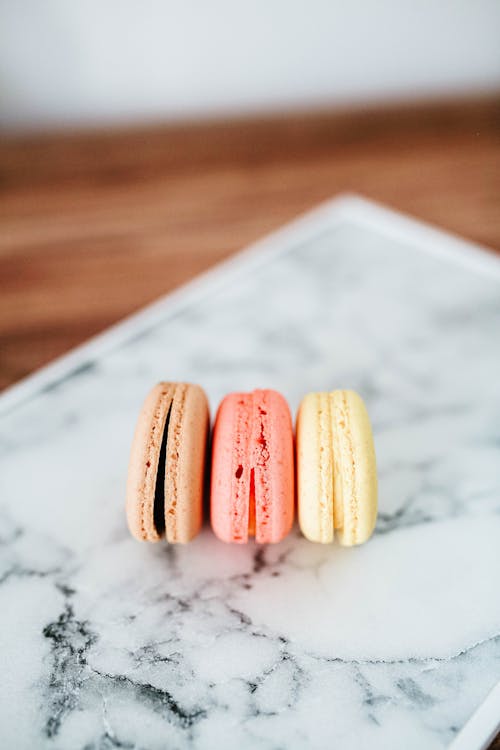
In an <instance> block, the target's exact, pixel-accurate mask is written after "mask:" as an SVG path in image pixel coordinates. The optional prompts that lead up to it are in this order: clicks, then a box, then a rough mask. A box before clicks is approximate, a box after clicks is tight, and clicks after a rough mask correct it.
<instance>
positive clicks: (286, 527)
mask: <svg viewBox="0 0 500 750" xmlns="http://www.w3.org/2000/svg"><path fill="white" fill-rule="evenodd" d="M293 514H294V456H293V427H292V419H291V415H290V410H289V408H288V404H287V402H286V401H285V399H284V398H283V396H281V395H280V394H279V393H277V392H276V391H272V390H255V391H253V392H252V393H231V394H229V395H228V396H226V397H225V398H224V400H223V401H222V403H221V405H220V406H219V410H218V412H217V417H216V420H215V426H214V433H213V444H212V480H211V521H212V528H213V530H214V532H215V534H216V535H217V536H218V537H219V539H222V541H224V542H236V543H240V544H243V543H245V542H247V541H248V538H249V537H253V536H254V537H255V540H256V541H257V542H259V543H268V542H279V541H280V540H281V539H283V537H285V536H286V535H287V534H288V532H289V531H290V529H291V526H292V523H293Z"/></svg>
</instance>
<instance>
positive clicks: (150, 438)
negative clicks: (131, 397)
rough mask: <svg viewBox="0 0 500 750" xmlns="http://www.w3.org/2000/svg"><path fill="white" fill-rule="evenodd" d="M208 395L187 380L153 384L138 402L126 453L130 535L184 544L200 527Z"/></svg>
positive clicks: (207, 425) (155, 540)
mask: <svg viewBox="0 0 500 750" xmlns="http://www.w3.org/2000/svg"><path fill="white" fill-rule="evenodd" d="M208 429H209V411H208V401H207V397H206V395H205V393H204V391H203V389H202V388H200V387H199V386H198V385H192V384H190V383H158V384H157V385H155V387H154V388H153V389H152V390H151V391H150V392H149V394H148V396H147V397H146V400H145V402H144V404H143V407H142V409H141V412H140V414H139V418H138V421H137V426H136V430H135V435H134V439H133V442H132V450H131V455H130V464H129V472H128V479H127V502H126V510H127V521H128V526H129V529H130V532H131V533H132V535H133V536H134V537H135V538H136V539H139V540H141V541H147V542H157V541H158V540H159V539H161V538H162V537H163V536H166V538H167V541H168V542H170V543H173V544H175V543H184V542H189V541H190V540H191V539H192V538H193V537H194V536H196V534H197V533H198V531H199V530H200V528H201V524H202V520H203V519H202V515H203V487H204V476H205V464H206V447H207V437H208Z"/></svg>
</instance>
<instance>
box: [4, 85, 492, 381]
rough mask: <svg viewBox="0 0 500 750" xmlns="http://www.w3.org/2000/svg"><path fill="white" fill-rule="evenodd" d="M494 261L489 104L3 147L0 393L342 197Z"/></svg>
mask: <svg viewBox="0 0 500 750" xmlns="http://www.w3.org/2000/svg"><path fill="white" fill-rule="evenodd" d="M344 191H351V192H357V193H361V194H363V195H365V196H367V197H369V198H373V199H374V200H377V201H381V202H383V203H386V204H388V205H389V206H392V207H394V208H397V209H400V210H402V211H405V212H408V213H410V214H413V215H414V216H417V217H419V218H422V219H424V220H426V221H429V222H432V223H434V224H437V225H439V226H442V227H444V228H446V229H449V230H451V231H453V232H456V233H458V234H461V235H464V236H465V237H468V238H470V239H472V240H476V241H478V242H480V243H482V244H485V245H487V246H490V247H491V248H493V249H495V250H500V211H499V205H500V202H499V199H500V95H498V96H492V97H489V98H481V99H475V100H474V99H469V100H465V101H454V102H447V103H423V104H418V105H411V106H398V107H386V108H383V109H364V110H363V109H358V110H355V111H345V112H316V113H312V114H307V115H306V114H304V115H301V114H293V115H283V116H280V117H274V118H268V119H255V120H245V121H241V122H238V121H234V122H224V123H210V124H202V125H196V124H190V125H176V126H175V127H172V126H170V127H158V126H156V127H149V128H140V129H131V130H114V131H101V132H90V133H89V132H80V133H78V132H75V133H70V134H67V133H66V134H57V133H51V134H46V135H43V136H36V137H35V136H31V137H9V138H7V137H4V138H3V139H2V141H1V142H0V287H1V295H0V387H5V386H7V385H8V384H10V383H13V382H14V381H16V380H18V379H19V378H21V377H23V376H24V375H26V374H28V373H29V372H31V371H32V370H33V369H35V368H37V367H39V366H40V365H42V364H44V363H46V362H48V361H49V360H50V359H52V358H53V357H55V356H57V355H59V354H61V353H63V352H65V351H66V350H68V349H69V348H71V347H72V346H74V345H76V344H78V343H80V342H81V341H83V340H85V339H86V338H88V337H89V336H91V335H93V334H94V333H97V332H98V331H100V330H102V329H103V328H105V327H106V326H108V325H109V324H111V323H113V322H115V321H117V320H118V319H120V318H121V317H123V316H124V315H127V314H128V313H130V312H132V311H133V310H137V309H138V308H140V307H141V306H142V305H144V304H145V303H147V302H150V301H151V300H153V299H155V298H156V297H158V296H159V295H161V294H163V293H165V292H166V291H168V290H171V289H173V288H174V287H176V286H177V285H179V284H180V283H182V282H184V281H186V280H188V279H189V278H191V277H192V276H193V275H195V274H197V273H198V272H200V271H202V270H204V269H206V268H207V267H209V266H211V265H212V264H213V263H214V262H216V261H218V260H220V259H222V258H224V257H226V256H228V255H230V254H231V253H233V252H235V251H236V250H238V249H239V248H241V247H242V246H244V245H245V244H247V243H249V242H251V241H253V240H255V239H257V238H259V237H260V236H262V235H263V234H265V233H266V232H269V231H271V230H272V229H275V228H277V227H278V226H280V225H281V224H283V223H284V222H286V221H288V220H289V219H291V218H293V217H295V216H296V215H297V214H300V213H301V212H303V211H305V210H307V209H309V208H311V207H312V206H314V205H315V204H316V203H318V202H320V201H322V200H325V199H327V198H329V197H331V196H333V195H335V194H337V193H339V192H344Z"/></svg>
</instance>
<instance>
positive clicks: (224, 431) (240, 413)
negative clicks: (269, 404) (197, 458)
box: [210, 393, 253, 543]
mask: <svg viewBox="0 0 500 750" xmlns="http://www.w3.org/2000/svg"><path fill="white" fill-rule="evenodd" d="M252 417H253V401H252V395H251V394H250V393H230V394H229V395H227V396H226V397H225V398H224V399H223V400H222V402H221V404H220V406H219V409H218V411H217V416H216V418H215V425H214V431H213V438H212V477H211V492H210V515H211V522H212V528H213V530H214V533H215V534H216V536H217V537H218V538H219V539H221V540H222V541H224V542H240V543H245V542H247V541H248V515H249V500H250V471H251V459H250V453H249V450H250V449H249V446H250V438H251V425H252Z"/></svg>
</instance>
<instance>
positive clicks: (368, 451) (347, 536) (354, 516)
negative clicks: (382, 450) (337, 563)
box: [330, 391, 377, 546]
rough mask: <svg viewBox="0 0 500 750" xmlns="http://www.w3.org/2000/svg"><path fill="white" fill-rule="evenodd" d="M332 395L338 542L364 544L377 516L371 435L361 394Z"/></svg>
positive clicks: (344, 392)
mask: <svg viewBox="0 0 500 750" xmlns="http://www.w3.org/2000/svg"><path fill="white" fill-rule="evenodd" d="M330 398H331V414H332V436H333V456H334V461H335V466H334V472H333V476H334V507H335V508H338V506H341V510H339V512H338V515H339V517H341V518H342V526H341V528H338V529H337V531H336V533H337V538H338V540H339V542H340V544H342V545H344V546H352V545H356V544H363V542H366V541H367V539H369V537H370V536H371V534H372V533H373V529H374V528H375V523H376V519H377V468H376V459H375V447H374V443H373V434H372V428H371V424H370V419H369V417H368V412H367V410H366V407H365V404H364V402H363V400H362V399H361V397H360V396H359V395H358V394H357V393H355V392H354V391H333V392H332V393H331V394H330Z"/></svg>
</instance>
